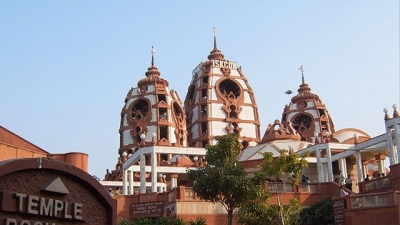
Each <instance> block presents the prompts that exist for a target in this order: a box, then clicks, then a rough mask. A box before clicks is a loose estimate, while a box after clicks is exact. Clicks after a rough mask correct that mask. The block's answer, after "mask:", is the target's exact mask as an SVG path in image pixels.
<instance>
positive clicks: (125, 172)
mask: <svg viewBox="0 0 400 225" xmlns="http://www.w3.org/2000/svg"><path fill="white" fill-rule="evenodd" d="M121 172H122V192H123V194H124V195H127V194H129V193H128V183H127V181H128V170H124V169H123V170H122V171H121Z"/></svg>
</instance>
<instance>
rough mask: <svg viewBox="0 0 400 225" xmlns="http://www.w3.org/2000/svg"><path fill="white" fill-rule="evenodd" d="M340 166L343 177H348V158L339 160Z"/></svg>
mask: <svg viewBox="0 0 400 225" xmlns="http://www.w3.org/2000/svg"><path fill="white" fill-rule="evenodd" d="M338 164H339V170H340V171H341V173H342V175H343V177H347V165H346V158H341V159H339V160H338Z"/></svg>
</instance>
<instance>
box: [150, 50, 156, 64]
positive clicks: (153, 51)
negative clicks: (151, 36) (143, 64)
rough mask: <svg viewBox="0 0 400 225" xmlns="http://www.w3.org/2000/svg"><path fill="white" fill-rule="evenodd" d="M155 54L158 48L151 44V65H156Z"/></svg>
mask: <svg viewBox="0 0 400 225" xmlns="http://www.w3.org/2000/svg"><path fill="white" fill-rule="evenodd" d="M154 54H156V50H154V47H153V46H151V66H154Z"/></svg>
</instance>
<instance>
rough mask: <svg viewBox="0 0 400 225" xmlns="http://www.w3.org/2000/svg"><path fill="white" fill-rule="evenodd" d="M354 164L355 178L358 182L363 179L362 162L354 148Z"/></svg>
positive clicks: (358, 152)
mask: <svg viewBox="0 0 400 225" xmlns="http://www.w3.org/2000/svg"><path fill="white" fill-rule="evenodd" d="M356 166H357V180H358V182H361V181H363V180H364V179H363V163H362V161H361V153H360V151H358V150H356Z"/></svg>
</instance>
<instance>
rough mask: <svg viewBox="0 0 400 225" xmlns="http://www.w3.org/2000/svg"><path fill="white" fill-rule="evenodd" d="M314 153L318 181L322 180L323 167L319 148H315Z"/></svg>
mask: <svg viewBox="0 0 400 225" xmlns="http://www.w3.org/2000/svg"><path fill="white" fill-rule="evenodd" d="M315 155H316V156H317V173H318V182H324V168H323V166H322V162H321V150H319V149H317V150H316V151H315Z"/></svg>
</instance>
